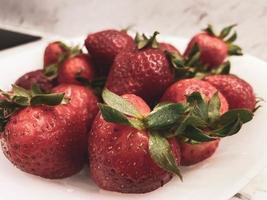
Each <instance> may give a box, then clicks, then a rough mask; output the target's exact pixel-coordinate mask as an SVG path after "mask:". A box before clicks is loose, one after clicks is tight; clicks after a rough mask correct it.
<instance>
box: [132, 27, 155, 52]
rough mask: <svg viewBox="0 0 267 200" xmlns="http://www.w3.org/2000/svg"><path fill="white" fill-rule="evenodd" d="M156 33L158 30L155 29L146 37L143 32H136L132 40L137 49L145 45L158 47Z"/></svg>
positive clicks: (145, 46)
mask: <svg viewBox="0 0 267 200" xmlns="http://www.w3.org/2000/svg"><path fill="white" fill-rule="evenodd" d="M158 34H159V32H158V31H155V32H154V33H153V35H152V36H151V37H150V38H148V37H147V36H146V35H145V34H139V33H136V36H135V39H134V41H135V43H136V46H137V48H138V49H143V48H147V47H151V48H158V47H159V43H158V42H157V40H156V37H157V35H158Z"/></svg>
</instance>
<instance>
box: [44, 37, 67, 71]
mask: <svg viewBox="0 0 267 200" xmlns="http://www.w3.org/2000/svg"><path fill="white" fill-rule="evenodd" d="M66 51H67V49H65V48H64V47H63V46H62V45H61V42H59V41H55V42H52V43H50V44H48V46H47V47H46V48H45V52H44V67H46V66H49V65H51V64H54V63H57V62H58V59H59V57H60V56H61V55H62V54H63V53H65V52H66Z"/></svg>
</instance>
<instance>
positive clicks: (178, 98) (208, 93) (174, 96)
mask: <svg viewBox="0 0 267 200" xmlns="http://www.w3.org/2000/svg"><path fill="white" fill-rule="evenodd" d="M217 91H218V90H217V89H216V88H215V87H213V86H212V85H211V84H209V83H207V82H205V81H202V80H198V79H194V78H192V79H184V80H180V81H177V82H176V83H174V84H172V85H171V86H170V87H169V88H168V89H167V90H166V91H165V93H164V95H163V97H162V98H161V101H170V102H177V103H181V102H185V101H186V96H188V95H190V94H191V93H193V92H200V93H201V94H202V95H203V96H204V97H205V100H206V101H208V100H209V99H211V97H212V96H213V95H214V93H216V92H217ZM219 98H220V102H221V107H220V112H221V114H222V113H225V112H226V111H227V110H228V103H227V100H226V99H225V97H224V96H223V95H222V94H221V93H219Z"/></svg>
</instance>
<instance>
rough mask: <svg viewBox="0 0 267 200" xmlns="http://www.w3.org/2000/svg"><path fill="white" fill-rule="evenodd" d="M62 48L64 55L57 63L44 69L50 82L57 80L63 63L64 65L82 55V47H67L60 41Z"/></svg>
mask: <svg viewBox="0 0 267 200" xmlns="http://www.w3.org/2000/svg"><path fill="white" fill-rule="evenodd" d="M58 43H59V45H60V47H61V48H62V49H64V53H62V54H61V55H60V56H59V57H58V59H57V62H56V63H52V64H51V65H48V66H46V67H45V69H44V72H43V73H44V75H45V76H46V77H47V78H49V79H50V80H53V79H56V78H57V76H58V70H59V68H60V66H61V65H62V63H64V62H65V61H66V60H67V59H69V58H71V57H74V56H77V55H79V54H81V53H82V50H81V47H80V46H79V45H76V46H67V45H66V44H65V43H63V42H61V41H59V42H58Z"/></svg>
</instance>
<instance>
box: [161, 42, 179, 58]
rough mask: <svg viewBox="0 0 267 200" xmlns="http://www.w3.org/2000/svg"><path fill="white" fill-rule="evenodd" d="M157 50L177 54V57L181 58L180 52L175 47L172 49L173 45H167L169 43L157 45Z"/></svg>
mask: <svg viewBox="0 0 267 200" xmlns="http://www.w3.org/2000/svg"><path fill="white" fill-rule="evenodd" d="M159 48H160V49H161V50H162V51H163V52H165V51H168V52H170V53H176V54H178V55H180V56H181V53H180V51H179V50H178V49H177V48H176V47H174V46H173V45H171V44H169V43H165V42H161V43H160V44H159Z"/></svg>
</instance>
